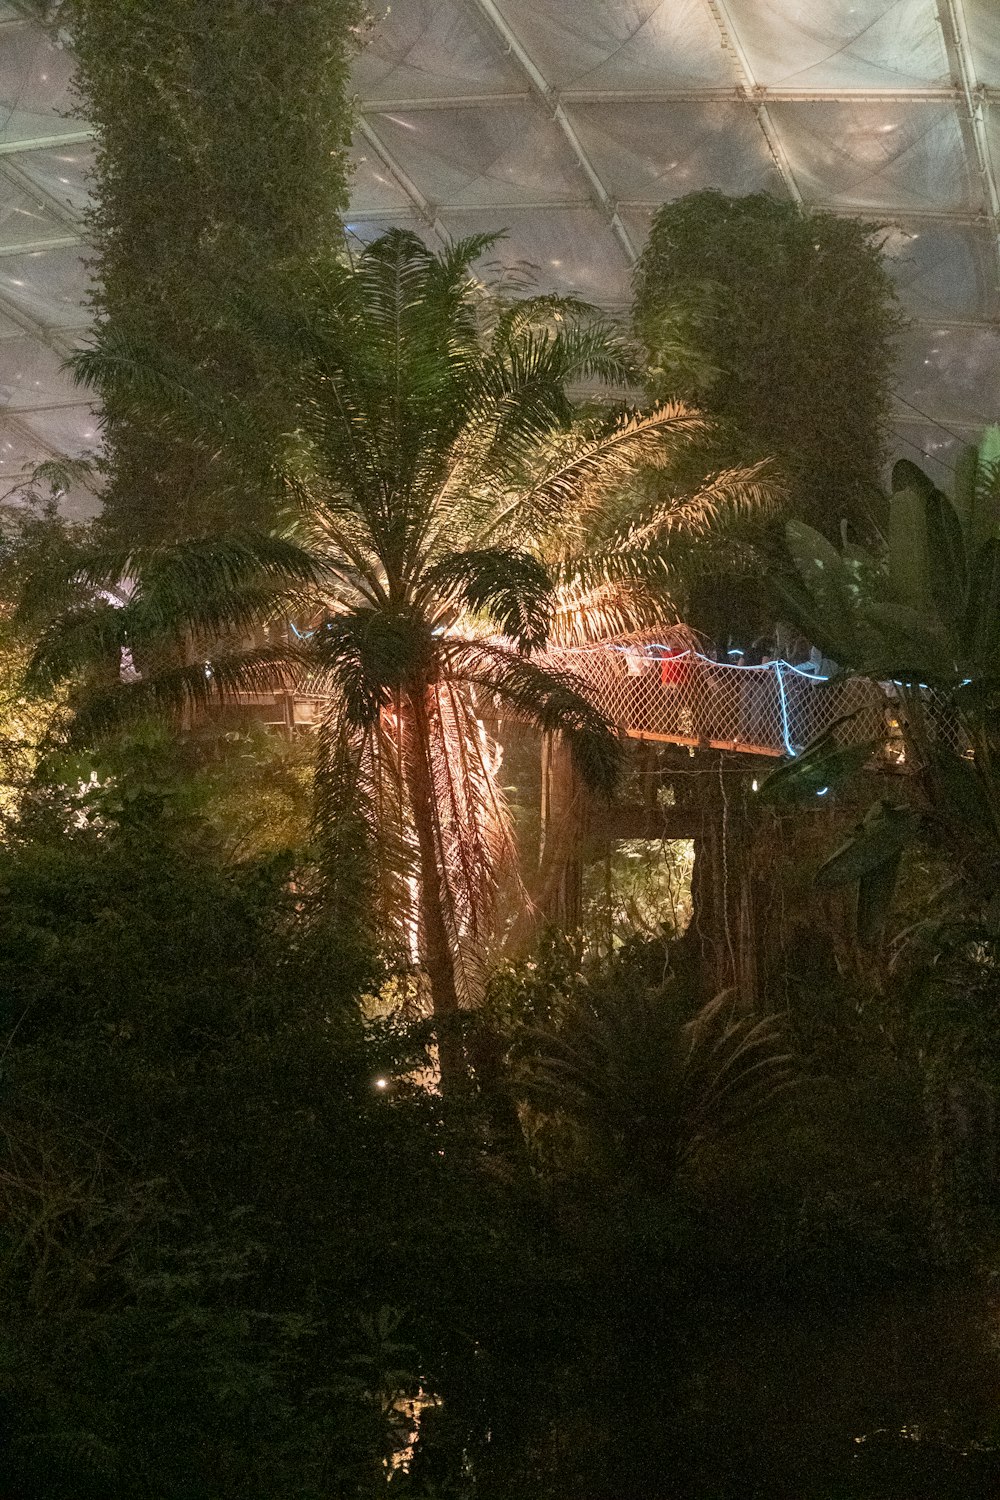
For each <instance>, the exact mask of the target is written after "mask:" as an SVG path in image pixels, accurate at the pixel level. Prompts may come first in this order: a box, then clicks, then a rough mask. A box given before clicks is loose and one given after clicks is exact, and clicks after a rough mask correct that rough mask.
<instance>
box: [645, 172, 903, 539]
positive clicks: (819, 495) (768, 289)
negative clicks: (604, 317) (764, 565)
mask: <svg viewBox="0 0 1000 1500" xmlns="http://www.w3.org/2000/svg"><path fill="white" fill-rule="evenodd" d="M635 324H636V329H637V332H638V334H639V337H640V338H641V340H642V341H643V343H644V345H645V347H646V349H647V351H648V358H649V371H648V382H649V386H650V389H651V390H652V392H653V393H654V394H656V395H658V396H660V397H662V396H664V395H667V394H670V395H680V396H683V397H685V398H687V399H693V400H696V401H697V402H698V404H699V405H700V406H702V407H703V408H704V410H705V411H706V412H708V413H709V414H710V415H712V416H715V417H718V418H720V419H721V424H722V425H721V428H720V431H719V434H718V437H717V439H716V443H717V447H716V450H715V451H716V452H717V453H718V459H719V463H720V466H722V465H724V464H725V463H728V462H739V463H747V462H748V461H750V460H751V459H754V458H764V457H773V458H776V459H777V460H779V462H780V464H781V466H782V468H783V469H784V471H785V473H786V474H787V476H788V481H789V486H790V498H791V503H792V505H793V508H794V511H795V513H796V514H797V515H798V516H800V517H802V518H803V519H804V520H808V521H809V522H810V523H811V524H812V525H814V526H816V527H818V528H819V529H820V530H821V531H823V532H824V533H826V534H828V535H830V536H834V537H836V536H838V535H839V530H840V524H841V520H842V519H847V520H848V521H850V522H851V523H852V526H853V527H854V528H855V529H856V530H857V531H858V532H859V533H860V534H862V535H867V534H869V533H870V531H871V526H872V521H873V519H875V518H876V516H877V511H878V508H879V495H880V488H879V486H880V477H881V476H880V468H881V464H882V460H883V455H884V442H885V423H886V417H887V414H888V404H889V391H890V375H891V365H892V347H891V340H892V335H893V334H894V333H895V332H896V331H897V329H898V327H899V317H898V314H897V312H896V307H895V294H894V292H893V289H892V283H891V281H890V278H889V274H888V272H887V270H886V268H885V264H884V262H883V259H882V257H881V254H880V251H879V248H878V245H877V242H876V239H875V232H874V229H873V227H872V226H870V225H866V224H864V223H861V222H859V221H857V220H854V219H848V218H838V217H836V216H834V215H833V214H827V213H816V212H805V211H803V210H801V209H800V208H799V207H797V206H796V205H795V204H793V203H783V202H778V201H777V200H775V199H772V198H770V197H768V196H767V195H765V194H760V193H758V194H752V195H750V196H748V197H745V198H726V197H723V196H722V194H720V193H716V192H703V193H693V194H690V195H689V196H687V197H685V198H680V199H678V200H676V201H675V202H673V203H667V204H664V206H663V207H662V208H660V209H659V210H658V211H657V213H656V215H655V217H654V220H653V227H652V231H651V233H650V237H649V240H648V242H647V244H646V248H645V250H644V251H643V254H642V257H641V259H640V262H639V268H638V273H637V279H636V304H635Z"/></svg>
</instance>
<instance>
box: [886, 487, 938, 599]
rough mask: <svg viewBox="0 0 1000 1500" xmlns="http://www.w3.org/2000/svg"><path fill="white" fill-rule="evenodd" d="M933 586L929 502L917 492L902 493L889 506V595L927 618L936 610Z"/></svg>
mask: <svg viewBox="0 0 1000 1500" xmlns="http://www.w3.org/2000/svg"><path fill="white" fill-rule="evenodd" d="M930 583H931V562H930V542H929V538H928V534H927V501H926V499H925V497H924V496H923V495H918V494H917V493H916V491H914V490H900V492H899V494H897V495H893V497H892V499H891V501H890V502H889V594H890V597H891V598H892V599H893V600H895V602H896V603H897V604H903V605H906V606H907V608H909V609H915V610H918V611H919V612H920V613H921V614H926V613H929V612H930V611H931V609H932V608H933V601H932V599H931V586H930Z"/></svg>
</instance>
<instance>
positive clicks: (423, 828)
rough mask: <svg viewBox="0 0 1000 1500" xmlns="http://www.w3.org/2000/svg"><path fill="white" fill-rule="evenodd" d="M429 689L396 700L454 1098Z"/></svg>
mask: <svg viewBox="0 0 1000 1500" xmlns="http://www.w3.org/2000/svg"><path fill="white" fill-rule="evenodd" d="M429 699H430V689H429V688H426V687H420V688H416V689H414V690H412V691H411V692H409V693H407V694H406V695H405V696H404V697H403V699H402V702H401V709H402V720H403V725H402V727H403V735H402V741H403V746H402V748H403V775H404V777H405V779H406V789H407V793H408V795H409V799H410V810H411V813H412V816H413V827H414V831H415V833H416V836H417V854H418V859H419V866H420V897H419V901H420V948H421V955H420V957H421V961H422V964H423V968H424V970H425V972H426V974H427V980H428V983H429V985H430V992H431V1008H432V1010H433V1013H434V1026H435V1031H436V1033H437V1045H438V1061H439V1064H440V1068H441V1092H442V1093H443V1094H455V1093H459V1092H461V1091H462V1089H464V1087H465V1086H466V1083H467V1082H468V1073H467V1070H466V1064H465V1053H464V1049H463V1046H462V1034H461V1029H460V1018H459V1004H458V990H457V986H456V983H455V954H454V950H453V946H452V937H451V934H450V932H449V930H448V922H447V920H446V915H445V873H444V870H443V868H442V851H441V848H440V838H439V831H438V817H437V808H436V806H435V795H434V778H433V774H432V770H431V765H432V762H431V718H430V702H429Z"/></svg>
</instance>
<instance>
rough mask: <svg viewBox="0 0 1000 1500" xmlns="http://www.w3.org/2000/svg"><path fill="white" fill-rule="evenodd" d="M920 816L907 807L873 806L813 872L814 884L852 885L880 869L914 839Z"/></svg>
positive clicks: (877, 803) (880, 803)
mask: <svg viewBox="0 0 1000 1500" xmlns="http://www.w3.org/2000/svg"><path fill="white" fill-rule="evenodd" d="M919 828H920V814H919V813H917V812H914V810H913V809H912V808H910V807H894V806H893V805H892V803H891V802H886V801H880V802H875V803H873V805H872V806H871V807H870V808H869V809H868V811H867V812H866V813H865V816H864V819H863V821H862V822H861V823H859V825H858V827H857V828H856V829H855V830H854V832H853V833H852V835H851V837H850V838H849V839H847V840H846V841H845V842H844V843H843V844H841V846H840V848H839V849H837V850H836V851H835V852H834V853H833V854H831V855H830V858H829V859H827V860H825V861H824V863H823V864H821V865H820V867H819V869H818V870H817V871H816V884H817V885H820V886H826V887H832V886H838V885H851V884H852V883H853V882H854V881H855V880H860V879H861V878H862V876H864V875H867V874H868V873H869V872H870V871H871V870H875V869H877V868H878V866H879V865H881V864H885V862H886V861H887V860H892V859H895V858H896V857H897V855H898V854H899V853H900V852H901V851H902V850H903V849H905V847H906V845H907V844H909V843H911V842H912V840H913V839H914V838H915V837H916V835H917V832H918V831H919Z"/></svg>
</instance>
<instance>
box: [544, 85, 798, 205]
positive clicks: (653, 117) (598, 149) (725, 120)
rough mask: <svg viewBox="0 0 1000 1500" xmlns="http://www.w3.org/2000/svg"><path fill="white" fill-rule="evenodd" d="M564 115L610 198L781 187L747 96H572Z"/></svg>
mask: <svg viewBox="0 0 1000 1500" xmlns="http://www.w3.org/2000/svg"><path fill="white" fill-rule="evenodd" d="M570 118H571V119H572V121H573V124H574V125H575V126H576V129H577V132H578V134H579V136H580V139H581V141H582V142H583V144H584V146H585V148H586V150H587V154H588V156H589V157H590V160H591V161H592V162H593V164H594V166H595V167H596V168H597V170H598V172H599V174H600V176H601V179H602V181H603V182H604V184H605V186H606V187H607V189H608V191H609V193H610V194H611V196H612V197H613V198H616V199H619V200H625V201H626V202H630V203H631V202H640V203H641V202H648V203H663V202H665V201H666V200H668V199H671V198H679V197H681V196H682V195H683V194H684V193H690V192H693V191H694V190H695V189H696V188H701V187H705V186H707V185H711V186H712V187H714V188H718V189H719V191H720V192H723V193H733V194H739V193H756V192H772V193H776V194H780V193H781V191H782V185H781V178H780V176H779V175H778V172H777V171H776V169H775V165H774V159H773V157H772V156H771V153H770V151H769V150H768V146H767V142H766V140H765V139H764V137H763V135H762V134H761V131H760V127H759V126H758V124H757V121H756V120H755V119H754V116H753V112H752V111H751V110H750V109H749V108H748V106H747V105H746V104H742V103H740V104H735V103H734V104H726V103H713V104H688V103H667V104H665V103H658V102H656V101H653V100H647V101H645V102H644V103H643V104H642V105H641V106H640V105H635V106H633V107H632V108H630V109H622V108H621V107H620V106H617V105H614V104H574V105H573V106H572V108H571V110H570Z"/></svg>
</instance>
